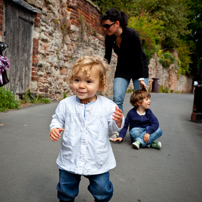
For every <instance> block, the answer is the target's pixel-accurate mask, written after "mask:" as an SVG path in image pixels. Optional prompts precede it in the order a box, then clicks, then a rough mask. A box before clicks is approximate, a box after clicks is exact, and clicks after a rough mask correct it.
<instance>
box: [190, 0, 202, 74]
mask: <svg viewBox="0 0 202 202" xmlns="http://www.w3.org/2000/svg"><path fill="white" fill-rule="evenodd" d="M186 3H187V5H188V7H189V10H190V12H189V15H188V19H189V25H188V28H189V29H190V30H192V32H191V34H190V35H188V37H187V38H186V41H188V40H190V41H192V42H193V46H192V53H191V60H192V64H191V65H190V67H191V69H190V70H191V74H192V76H194V77H196V75H197V72H198V69H199V65H200V58H202V48H201V47H202V37H201V36H202V1H201V0H186Z"/></svg>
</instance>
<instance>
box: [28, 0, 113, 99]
mask: <svg viewBox="0 0 202 202" xmlns="http://www.w3.org/2000/svg"><path fill="white" fill-rule="evenodd" d="M26 2H27V3H29V4H31V5H33V6H36V7H37V8H38V9H41V10H42V12H43V14H42V15H38V16H37V19H36V21H37V22H38V24H40V26H35V27H34V36H33V43H34V49H33V69H32V84H31V89H32V91H33V92H36V93H39V94H43V95H45V96H47V97H49V98H51V99H56V100H59V99H61V98H62V97H63V96H64V94H67V95H68V94H71V90H70V88H69V86H68V84H67V78H68V74H69V71H71V66H72V64H73V62H74V61H75V60H77V59H78V58H79V57H80V56H83V55H91V54H95V55H101V56H104V34H103V30H102V28H101V26H100V15H101V14H100V10H99V8H98V7H97V6H95V5H94V4H93V3H92V2H90V1H86V0H80V1H76V0H72V1H68V0H62V1H59V0H44V1H32V0H26ZM39 19H40V22H39ZM37 49H38V50H37ZM36 51H37V55H36V54H35V53H36ZM111 93H112V92H109V94H111Z"/></svg>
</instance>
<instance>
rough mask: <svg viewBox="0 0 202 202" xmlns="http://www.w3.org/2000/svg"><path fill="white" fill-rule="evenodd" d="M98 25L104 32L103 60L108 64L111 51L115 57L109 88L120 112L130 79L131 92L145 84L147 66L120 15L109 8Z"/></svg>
mask: <svg viewBox="0 0 202 202" xmlns="http://www.w3.org/2000/svg"><path fill="white" fill-rule="evenodd" d="M101 23H102V26H103V28H104V31H105V32H106V38H105V58H106V59H107V61H108V63H110V61H111V56H112V49H114V52H115V53H116V54H117V56H118V61H117V67H116V72H115V78H114V85H113V93H114V95H113V101H114V102H115V103H116V104H117V105H118V106H119V108H120V109H121V110H123V101H124V98H125V93H126V90H127V88H128V85H129V83H130V80H131V79H132V80H133V85H134V89H135V91H136V90H138V89H141V88H142V89H143V88H144V89H146V90H147V85H148V64H147V58H146V55H145V53H144V52H143V50H142V47H141V42H140V38H139V35H138V34H137V32H136V31H135V30H134V29H132V28H129V27H126V26H127V24H128V17H127V15H126V14H125V13H124V12H118V11H117V10H116V9H114V8H111V9H109V10H107V11H106V12H105V14H103V15H102V18H101Z"/></svg>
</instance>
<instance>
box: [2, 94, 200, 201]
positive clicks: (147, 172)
mask: <svg viewBox="0 0 202 202" xmlns="http://www.w3.org/2000/svg"><path fill="white" fill-rule="evenodd" d="M129 96H130V95H129V94H127V95H126V99H125V103H124V114H125V115H126V112H127V111H128V110H129V109H130V108H131V106H130V104H129V101H128V100H129ZM151 100H152V105H151V109H152V111H153V112H154V113H155V115H156V116H157V117H158V119H159V122H160V127H161V129H162V130H163V136H162V137H161V138H160V140H161V142H162V145H163V147H162V149H161V150H160V151H159V150H155V149H152V148H149V149H140V150H134V149H133V148H132V147H131V144H130V138H129V135H127V136H126V138H125V139H124V142H123V143H121V144H118V143H112V147H113V150H114V153H115V156H116V160H117V167H116V168H115V169H113V170H111V172H110V174H111V181H112V182H113V184H114V196H113V198H112V200H111V201H112V202H136V201H137V202H193V201H197V202H198V201H201V200H202V189H201V188H202V146H201V145H202V124H198V123H193V122H191V121H190V117H191V113H192V107H193V94H160V93H152V98H151ZM57 104H58V103H51V104H47V105H35V106H31V107H27V108H23V109H20V110H16V111H15V110H12V111H9V112H7V113H0V124H4V125H3V126H0V171H1V172H0V182H1V188H0V201H1V202H56V201H58V200H57V198H56V188H55V187H56V184H57V181H58V169H57V166H56V164H55V160H56V157H57V155H58V152H59V148H60V143H59V142H51V141H50V140H49V124H50V121H51V116H52V114H53V113H54V110H55V108H56V106H57ZM87 185H88V180H87V179H85V178H82V181H81V185H80V193H79V196H78V197H77V198H76V200H75V201H76V202H91V201H92V202H93V198H92V196H91V195H90V193H89V192H88V191H87V189H86V187H87Z"/></svg>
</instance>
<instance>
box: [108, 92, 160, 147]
mask: <svg viewBox="0 0 202 202" xmlns="http://www.w3.org/2000/svg"><path fill="white" fill-rule="evenodd" d="M150 97H151V95H150V93H149V92H147V91H145V90H137V91H136V92H134V93H133V94H132V95H131V97H130V103H131V104H132V105H133V106H134V108H133V109H131V110H130V111H129V112H128V114H127V116H126V119H125V125H124V127H123V129H122V130H121V131H120V132H119V137H118V138H116V139H113V140H111V141H122V140H123V139H124V137H125V135H126V133H127V130H128V126H130V128H129V129H130V138H131V141H132V145H133V147H134V148H136V149H139V148H140V146H141V147H153V148H156V149H161V146H162V144H161V142H154V141H155V140H156V139H157V138H159V137H160V136H161V135H162V131H161V129H160V128H159V122H158V119H157V118H156V116H155V115H154V114H153V113H152V111H151V110H150V104H151V100H150Z"/></svg>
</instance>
